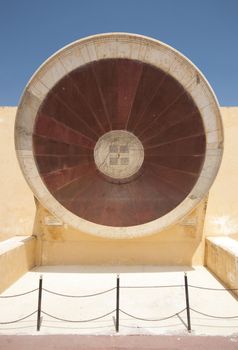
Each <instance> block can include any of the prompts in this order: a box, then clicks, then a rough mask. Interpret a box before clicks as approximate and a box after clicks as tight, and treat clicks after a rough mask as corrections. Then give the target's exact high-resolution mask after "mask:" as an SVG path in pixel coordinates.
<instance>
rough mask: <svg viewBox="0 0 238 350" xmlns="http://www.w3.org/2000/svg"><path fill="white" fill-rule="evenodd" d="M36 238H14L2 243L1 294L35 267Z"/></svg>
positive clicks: (0, 254)
mask: <svg viewBox="0 0 238 350" xmlns="http://www.w3.org/2000/svg"><path fill="white" fill-rule="evenodd" d="M35 249H36V239H35V237H27V238H25V237H12V238H10V239H8V240H6V241H5V242H1V243H0V276H1V278H0V293H1V292H3V291H4V290H5V289H6V288H8V287H9V286H10V285H12V283H14V282H15V281H16V280H17V279H18V278H20V277H21V276H22V275H24V274H25V273H26V272H27V271H29V270H30V269H32V268H33V267H34V266H35V258H36V252H35Z"/></svg>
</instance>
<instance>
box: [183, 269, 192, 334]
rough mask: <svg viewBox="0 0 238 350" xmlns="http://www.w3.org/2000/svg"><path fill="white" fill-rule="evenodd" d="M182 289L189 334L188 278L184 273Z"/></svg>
mask: <svg viewBox="0 0 238 350" xmlns="http://www.w3.org/2000/svg"><path fill="white" fill-rule="evenodd" d="M184 287H185V297H186V310H187V329H188V331H189V332H191V318H190V307H189V293H188V277H187V274H186V273H184Z"/></svg>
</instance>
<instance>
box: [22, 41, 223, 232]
mask: <svg viewBox="0 0 238 350" xmlns="http://www.w3.org/2000/svg"><path fill="white" fill-rule="evenodd" d="M27 122H28V124H27ZM29 124H30V125H29ZM16 148H17V152H18V157H19V160H20V164H21V166H22V169H23V172H24V174H25V176H26V178H27V180H28V182H29V183H30V185H31V186H32V188H33V191H34V193H35V195H36V196H37V197H38V198H39V200H40V201H41V202H42V203H43V205H44V206H46V207H47V208H48V209H49V210H51V211H52V212H53V213H54V214H55V215H57V216H59V217H60V218H61V219H63V221H65V222H66V223H68V224H71V225H73V226H75V227H77V228H79V229H81V230H83V231H86V232H89V233H94V234H97V235H102V236H107V237H108V236H110V237H114V238H117V237H131V236H136V235H138V236H139V235H144V234H150V233H153V232H158V231H159V230H161V229H162V228H164V227H166V226H168V225H169V224H171V223H174V222H175V221H176V220H178V219H179V218H181V217H182V216H183V215H185V214H186V213H187V212H188V211H189V210H191V209H192V208H193V207H194V205H196V204H197V203H198V202H199V201H200V200H201V199H202V198H203V196H204V195H205V194H206V193H207V191H208V189H209V187H210V185H211V183H212V181H213V179H214V177H215V175H216V172H217V170H218V166H219V164H220V160H221V153H222V152H221V150H222V127H221V121H220V114H219V109H218V106H217V103H216V100H215V97H214V95H213V93H212V92H211V89H210V87H209V86H208V84H207V82H206V81H205V79H204V78H203V76H202V75H201V73H200V72H199V71H198V70H197V69H196V68H195V67H194V66H193V65H192V64H191V63H190V62H189V61H188V60H187V59H186V58H184V57H183V56H182V55H180V54H179V53H177V52H176V51H174V50H173V49H171V48H170V47H168V46H166V45H164V44H162V43H160V42H157V41H153V40H152V39H149V38H144V37H140V36H130V35H126V34H124V35H123V34H108V35H104V36H103V35H101V36H95V37H91V38H89V39H85V40H82V41H78V42H76V43H74V44H72V45H71V46H69V47H67V48H65V49H63V50H62V51H60V52H59V53H57V54H56V55H55V56H53V57H52V58H51V59H50V60H49V61H48V62H47V63H46V64H45V65H43V66H42V68H41V69H40V70H39V71H38V72H37V73H36V75H35V76H34V77H33V79H32V80H31V82H30V83H29V85H28V87H27V88H26V91H25V94H24V95H23V98H22V102H21V105H20V107H19V110H18V116H17V123H16Z"/></svg>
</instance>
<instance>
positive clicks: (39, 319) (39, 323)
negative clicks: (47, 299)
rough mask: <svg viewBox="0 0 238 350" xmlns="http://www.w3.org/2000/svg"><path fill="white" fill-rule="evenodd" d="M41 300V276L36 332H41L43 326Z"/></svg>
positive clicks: (40, 280)
mask: <svg viewBox="0 0 238 350" xmlns="http://www.w3.org/2000/svg"><path fill="white" fill-rule="evenodd" d="M41 300H42V276H41V275H40V279H39V289H38V309H37V328H36V330H37V331H39V330H40V326H41Z"/></svg>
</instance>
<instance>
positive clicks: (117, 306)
mask: <svg viewBox="0 0 238 350" xmlns="http://www.w3.org/2000/svg"><path fill="white" fill-rule="evenodd" d="M119 312H120V276H119V275H117V300H116V332H119Z"/></svg>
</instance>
